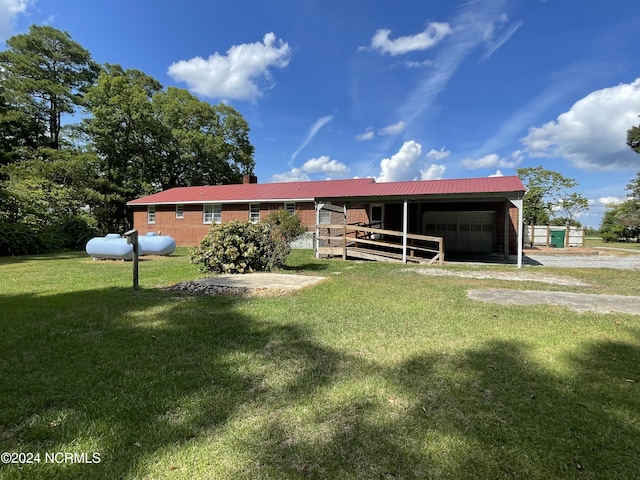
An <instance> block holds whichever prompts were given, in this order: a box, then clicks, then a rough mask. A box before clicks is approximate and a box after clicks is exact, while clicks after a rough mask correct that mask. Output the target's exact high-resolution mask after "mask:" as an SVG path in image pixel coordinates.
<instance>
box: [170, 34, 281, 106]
mask: <svg viewBox="0 0 640 480" xmlns="http://www.w3.org/2000/svg"><path fill="white" fill-rule="evenodd" d="M290 56H291V48H290V47H289V45H288V44H287V43H286V42H283V41H282V40H278V39H277V38H276V36H275V34H273V33H267V34H266V35H265V36H264V38H263V41H262V43H261V42H255V43H245V44H242V45H234V46H232V47H231V48H230V49H229V50H227V55H226V56H224V55H220V54H219V53H218V52H216V53H214V54H213V55H210V56H209V58H207V59H206V60H205V59H204V58H202V57H195V58H192V59H190V60H181V61H179V62H176V63H174V64H172V65H171V66H169V69H168V73H169V75H170V76H171V77H172V78H173V79H174V80H176V81H178V82H185V83H186V84H187V85H188V86H189V89H190V90H192V91H193V92H195V93H197V94H199V95H204V96H206V97H210V98H214V97H215V98H221V99H224V100H255V99H257V98H258V97H260V96H261V95H262V90H263V89H264V88H270V87H271V86H272V85H266V86H265V85H259V84H258V82H259V81H260V80H261V79H265V80H267V81H270V80H271V74H270V72H269V69H270V68H272V67H273V68H284V67H286V66H287V65H288V64H289V59H290Z"/></svg>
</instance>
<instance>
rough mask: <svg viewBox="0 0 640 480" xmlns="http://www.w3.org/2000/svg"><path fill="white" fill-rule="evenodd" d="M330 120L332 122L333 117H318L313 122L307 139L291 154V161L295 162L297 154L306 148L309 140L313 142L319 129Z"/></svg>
mask: <svg viewBox="0 0 640 480" xmlns="http://www.w3.org/2000/svg"><path fill="white" fill-rule="evenodd" d="M331 120H333V116H331V115H326V116H324V117H320V118H319V119H318V120H316V121H315V123H314V124H313V125H311V128H310V129H309V132H308V133H307V137H306V138H305V139H304V142H302V145H300V146H299V147H298V149H297V150H296V151H295V152H293V154H292V155H291V160H295V159H296V157H297V156H298V154H299V153H300V151H301V150H302V149H303V148H304V147H306V146H307V145H308V144H309V142H310V141H311V140H313V137H315V136H316V135H317V133H318V132H319V131H320V129H321V128H322V127H324V126H325V125H326V124H327V123H329V122H330V121H331Z"/></svg>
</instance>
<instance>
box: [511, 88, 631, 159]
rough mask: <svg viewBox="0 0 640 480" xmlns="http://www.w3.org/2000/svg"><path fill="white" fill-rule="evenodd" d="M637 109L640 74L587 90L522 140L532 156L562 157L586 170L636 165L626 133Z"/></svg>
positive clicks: (532, 129)
mask: <svg viewBox="0 0 640 480" xmlns="http://www.w3.org/2000/svg"><path fill="white" fill-rule="evenodd" d="M638 112H640V78H638V79H636V80H635V81H634V82H632V83H628V84H621V85H618V86H615V87H611V88H604V89H602V90H596V91H595V92H592V93H590V94H589V95H587V96H586V97H584V98H582V99H580V100H578V101H577V102H576V103H575V104H574V105H573V106H572V107H571V109H570V110H569V111H568V112H565V113H562V114H560V115H559V116H558V118H557V119H556V120H553V121H551V122H548V123H546V124H544V125H542V126H541V127H535V128H531V129H530V130H529V134H528V135H527V136H526V137H525V138H523V139H522V142H523V143H524V145H525V146H526V148H527V151H528V152H529V154H530V155H531V156H534V157H551V158H553V157H559V158H564V159H565V160H567V161H569V162H570V163H571V164H572V165H574V166H576V167H579V168H583V169H586V170H603V169H617V168H637V167H638V158H637V154H636V153H634V152H633V151H632V150H631V149H630V148H629V147H628V146H627V145H626V135H627V130H628V129H629V128H631V127H632V126H634V125H637V124H638Z"/></svg>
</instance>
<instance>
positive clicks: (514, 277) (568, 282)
mask: <svg viewBox="0 0 640 480" xmlns="http://www.w3.org/2000/svg"><path fill="white" fill-rule="evenodd" d="M406 270H407V271H410V272H415V273H419V274H420V275H426V276H441V277H461V278H476V279H479V280H487V279H491V280H506V281H516V282H542V283H548V284H552V285H565V286H570V287H585V286H588V284H587V283H585V282H583V281H581V280H578V279H575V278H572V277H566V276H560V275H548V274H544V273H540V272H539V271H537V272H529V271H524V270H514V271H510V272H493V271H483V270H445V269H443V268H408V269H406Z"/></svg>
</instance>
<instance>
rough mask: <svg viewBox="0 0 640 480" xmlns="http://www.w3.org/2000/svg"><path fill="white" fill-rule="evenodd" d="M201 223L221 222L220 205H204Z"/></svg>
mask: <svg viewBox="0 0 640 480" xmlns="http://www.w3.org/2000/svg"><path fill="white" fill-rule="evenodd" d="M202 223H222V205H220V204H219V203H214V204H207V205H204V208H203V210H202Z"/></svg>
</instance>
